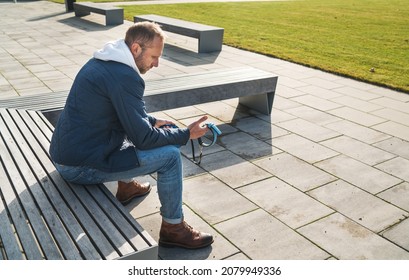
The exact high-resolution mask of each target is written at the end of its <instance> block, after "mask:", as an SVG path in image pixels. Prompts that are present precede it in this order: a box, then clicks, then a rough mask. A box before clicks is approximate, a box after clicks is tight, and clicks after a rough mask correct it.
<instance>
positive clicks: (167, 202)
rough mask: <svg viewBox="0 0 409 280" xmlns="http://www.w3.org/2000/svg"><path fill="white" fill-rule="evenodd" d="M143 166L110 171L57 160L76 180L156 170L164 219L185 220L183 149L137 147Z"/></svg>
mask: <svg viewBox="0 0 409 280" xmlns="http://www.w3.org/2000/svg"><path fill="white" fill-rule="evenodd" d="M136 153H137V156H138V159H139V163H140V166H139V167H137V168H134V169H131V170H127V171H123V172H116V173H107V172H103V171H100V170H97V169H93V168H90V167H87V166H66V165H61V164H57V163H56V164H55V166H56V169H57V170H58V172H59V173H60V174H61V176H62V177H63V178H64V179H66V180H67V181H69V182H72V183H76V184H85V185H88V184H99V183H105V182H111V181H120V180H121V179H122V180H125V179H130V178H134V177H137V176H142V175H147V174H151V173H155V172H157V174H158V176H157V180H158V181H157V184H158V195H159V200H160V203H161V208H160V212H161V215H162V218H163V220H165V222H168V223H171V224H177V223H180V222H182V219H183V210H182V190H183V183H182V181H183V173H182V172H183V168H182V159H181V156H180V150H179V148H178V147H176V146H172V145H169V146H163V147H160V148H155V149H151V150H144V151H141V150H138V151H137V152H136Z"/></svg>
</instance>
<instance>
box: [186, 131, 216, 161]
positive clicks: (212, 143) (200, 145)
mask: <svg viewBox="0 0 409 280" xmlns="http://www.w3.org/2000/svg"><path fill="white" fill-rule="evenodd" d="M206 125H207V127H208V128H209V129H210V131H211V132H212V134H213V139H212V142H208V143H206V142H203V140H202V138H201V137H199V138H198V139H197V141H198V142H199V160H197V161H196V156H195V145H194V143H193V140H190V143H191V146H192V155H193V162H194V163H195V164H197V165H200V162H201V161H202V156H203V147H210V146H213V145H214V144H215V143H216V141H217V136H219V135H221V134H222V132H221V131H220V129H219V128H218V127H217V126H216V125H215V124H213V123H206Z"/></svg>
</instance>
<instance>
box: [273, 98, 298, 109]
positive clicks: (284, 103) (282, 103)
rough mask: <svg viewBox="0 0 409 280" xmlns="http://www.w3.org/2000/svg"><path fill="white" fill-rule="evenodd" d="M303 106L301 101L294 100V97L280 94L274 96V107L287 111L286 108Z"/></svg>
mask: <svg viewBox="0 0 409 280" xmlns="http://www.w3.org/2000/svg"><path fill="white" fill-rule="evenodd" d="M298 106H301V104H300V103H298V102H296V101H293V100H292V99H287V98H283V97H281V96H279V95H276V96H275V97H274V103H273V107H274V108H277V109H279V110H283V111H285V109H289V108H295V107H298Z"/></svg>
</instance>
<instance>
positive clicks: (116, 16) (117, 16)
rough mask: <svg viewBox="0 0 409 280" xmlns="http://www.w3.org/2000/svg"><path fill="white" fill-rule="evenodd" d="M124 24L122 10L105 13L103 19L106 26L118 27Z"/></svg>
mask: <svg viewBox="0 0 409 280" xmlns="http://www.w3.org/2000/svg"><path fill="white" fill-rule="evenodd" d="M123 23H124V10H113V11H107V12H106V17H105V24H106V25H119V24H123Z"/></svg>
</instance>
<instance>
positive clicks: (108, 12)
mask: <svg viewBox="0 0 409 280" xmlns="http://www.w3.org/2000/svg"><path fill="white" fill-rule="evenodd" d="M73 4H74V12H75V16H76V17H83V16H87V15H89V14H90V13H97V14H101V15H105V24H106V25H118V24H123V23H124V9H122V8H118V7H113V6H107V5H106V4H102V5H101V4H98V3H91V2H79V3H77V2H75V3H73Z"/></svg>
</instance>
